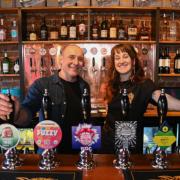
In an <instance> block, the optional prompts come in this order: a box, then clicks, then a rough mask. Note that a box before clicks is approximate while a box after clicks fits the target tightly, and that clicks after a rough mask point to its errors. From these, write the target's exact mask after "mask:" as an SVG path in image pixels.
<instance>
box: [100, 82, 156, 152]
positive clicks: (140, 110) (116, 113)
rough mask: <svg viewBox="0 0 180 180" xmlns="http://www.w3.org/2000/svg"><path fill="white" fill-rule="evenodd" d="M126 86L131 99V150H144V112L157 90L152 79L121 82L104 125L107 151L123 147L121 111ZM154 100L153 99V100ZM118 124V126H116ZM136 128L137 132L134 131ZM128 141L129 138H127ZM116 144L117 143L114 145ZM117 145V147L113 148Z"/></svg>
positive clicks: (129, 115)
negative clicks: (122, 94)
mask: <svg viewBox="0 0 180 180" xmlns="http://www.w3.org/2000/svg"><path fill="white" fill-rule="evenodd" d="M124 88H126V89H127V91H128V97H129V101H130V107H129V113H128V117H127V119H126V121H129V122H130V124H129V127H130V129H131V131H130V134H131V136H130V141H129V142H130V144H129V150H130V152H133V153H140V152H142V144H143V124H142V119H143V114H144V112H145V111H146V108H147V105H148V103H149V102H151V101H152V98H151V97H152V93H153V91H154V90H156V87H155V84H154V83H153V82H152V81H151V80H149V79H148V80H144V81H143V82H140V83H133V82H131V81H130V80H129V81H125V82H122V83H120V87H119V93H118V94H116V95H114V97H113V99H112V101H111V103H109V105H108V115H107V120H106V124H105V127H104V130H105V131H104V132H103V136H104V139H103V140H102V145H103V148H104V150H105V151H107V152H109V153H112V152H114V150H117V147H122V141H123V139H122V137H121V132H120V131H121V130H122V129H123V128H124V125H123V123H122V122H124V121H123V119H122V112H121V103H120V99H121V93H120V91H122V89H124ZM152 102H153V101H152ZM115 126H116V128H115ZM123 130H124V129H123ZM134 130H135V132H134ZM125 141H126V142H127V139H126V140H125ZM114 144H116V145H115V146H114ZM112 147H115V148H112Z"/></svg>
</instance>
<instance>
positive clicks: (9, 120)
mask: <svg viewBox="0 0 180 180" xmlns="http://www.w3.org/2000/svg"><path fill="white" fill-rule="evenodd" d="M7 91H8V92H7V96H8V97H9V103H11V104H12V109H13V110H12V112H11V113H10V114H9V115H7V120H8V123H10V124H13V122H14V113H15V105H14V101H13V100H12V97H11V93H10V89H8V90H7Z"/></svg>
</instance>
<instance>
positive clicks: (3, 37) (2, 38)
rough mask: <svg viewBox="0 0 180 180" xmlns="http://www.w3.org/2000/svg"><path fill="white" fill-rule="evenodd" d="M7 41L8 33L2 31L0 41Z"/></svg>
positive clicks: (0, 31)
mask: <svg viewBox="0 0 180 180" xmlns="http://www.w3.org/2000/svg"><path fill="white" fill-rule="evenodd" d="M5 39H6V33H5V31H4V30H3V29H0V41H4V40H5Z"/></svg>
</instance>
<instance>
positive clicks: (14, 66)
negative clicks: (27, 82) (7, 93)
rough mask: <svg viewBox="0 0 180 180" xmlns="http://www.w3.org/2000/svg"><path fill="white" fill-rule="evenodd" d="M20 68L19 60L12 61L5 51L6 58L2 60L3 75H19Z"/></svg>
mask: <svg viewBox="0 0 180 180" xmlns="http://www.w3.org/2000/svg"><path fill="white" fill-rule="evenodd" d="M19 71H20V66H19V58H17V59H16V60H15V61H12V60H11V59H10V58H9V57H8V53H7V51H6V50H5V52H4V57H3V58H2V60H1V73H2V74H19Z"/></svg>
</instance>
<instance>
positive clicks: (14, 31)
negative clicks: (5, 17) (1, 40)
mask: <svg viewBox="0 0 180 180" xmlns="http://www.w3.org/2000/svg"><path fill="white" fill-rule="evenodd" d="M10 34H11V40H13V41H16V40H17V39H18V31H17V24H16V21H15V20H13V21H12V27H11V31H10Z"/></svg>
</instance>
